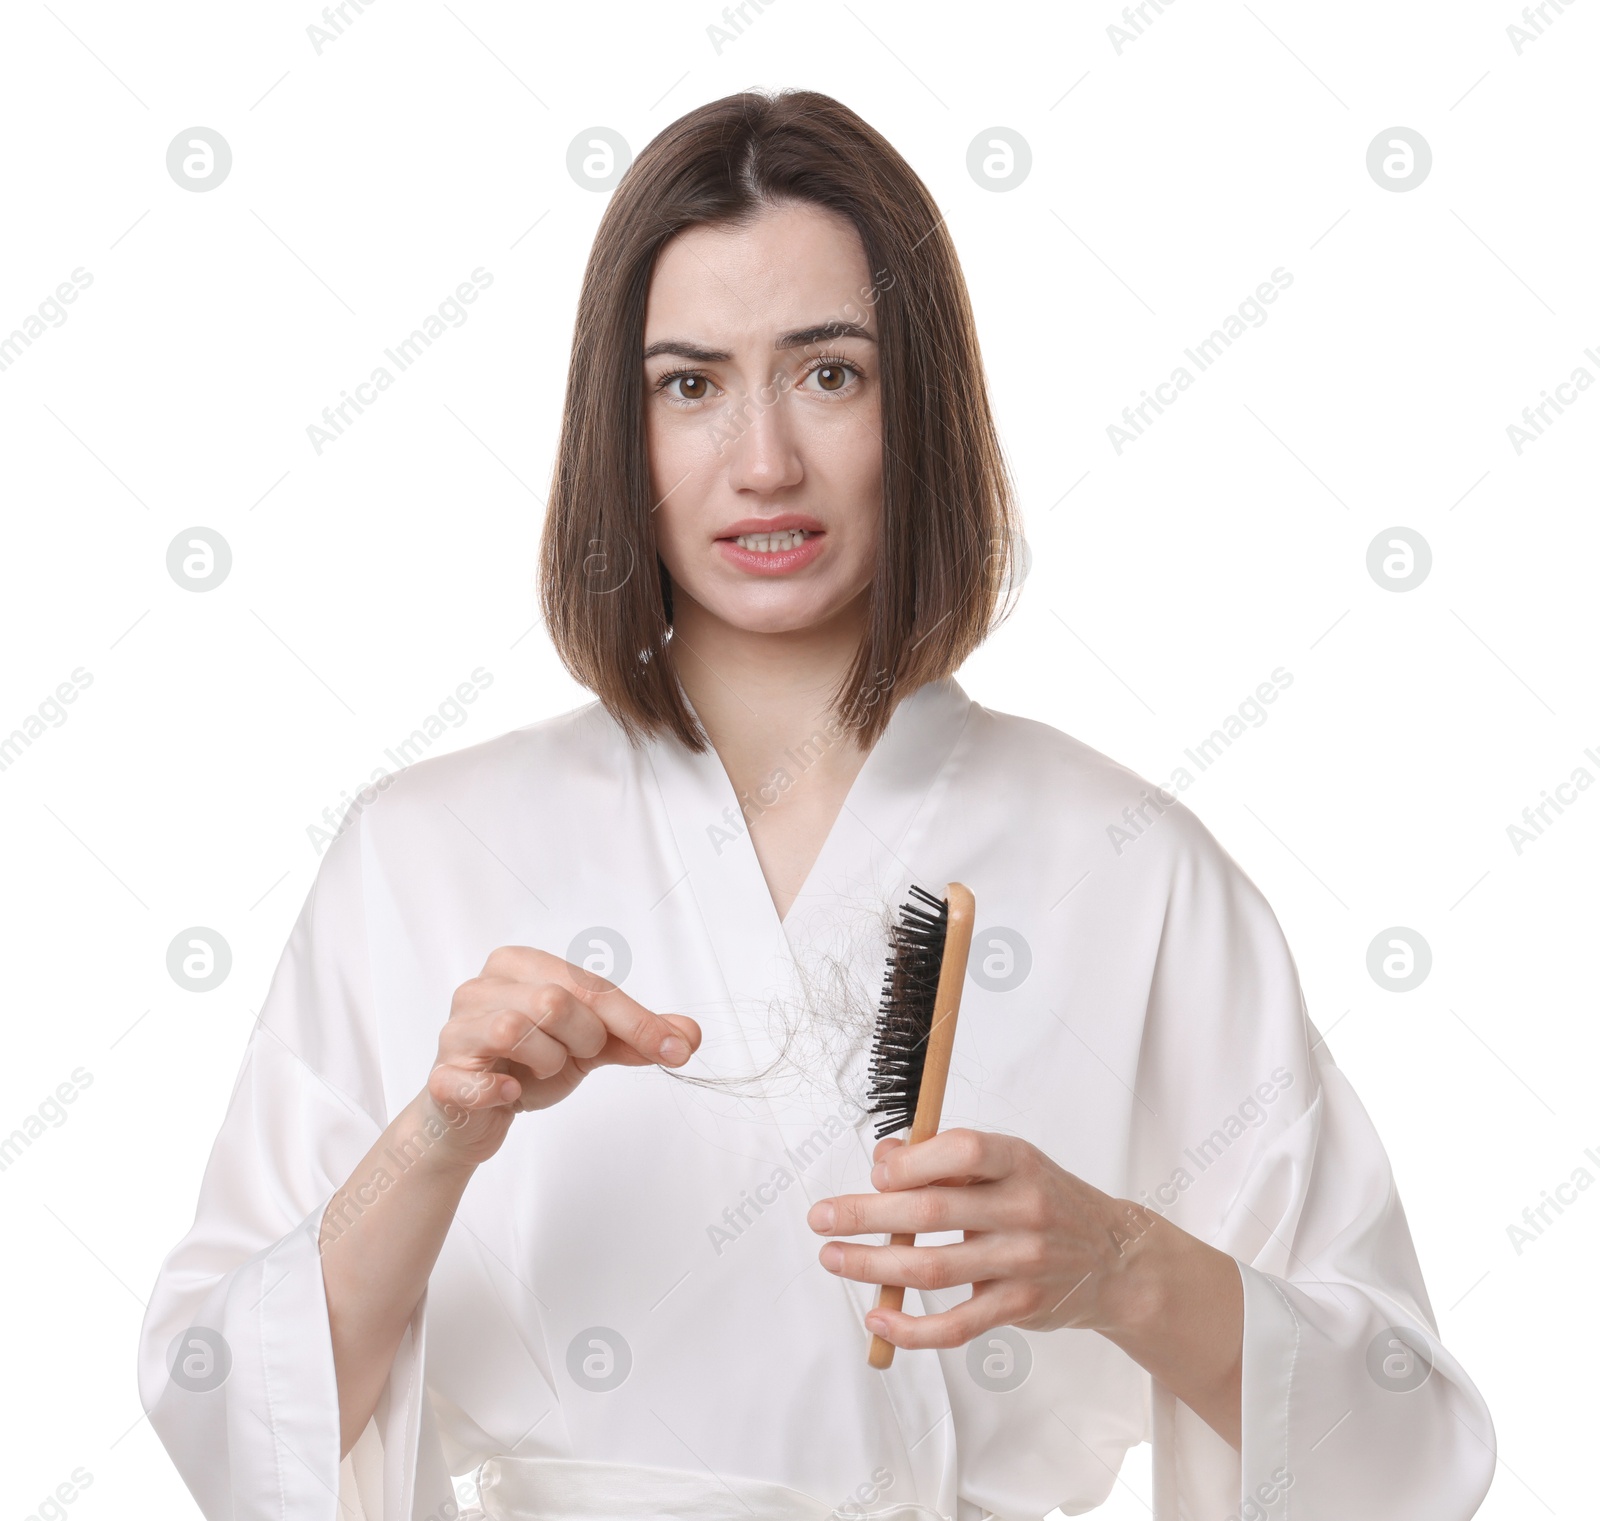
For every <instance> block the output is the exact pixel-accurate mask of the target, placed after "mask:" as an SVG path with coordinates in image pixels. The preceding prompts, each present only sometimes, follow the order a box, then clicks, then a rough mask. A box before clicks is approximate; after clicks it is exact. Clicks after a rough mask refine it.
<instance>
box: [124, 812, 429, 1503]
mask: <svg viewBox="0 0 1600 1521" xmlns="http://www.w3.org/2000/svg"><path fill="white" fill-rule="evenodd" d="M361 861H362V826H361V822H360V817H359V815H358V816H357V818H356V820H355V821H353V822H352V823H351V824H350V825H349V827H347V828H346V829H345V830H344V832H343V833H341V834H340V835H339V836H338V837H337V838H336V839H335V840H334V842H333V844H332V845H331V846H330V847H329V849H328V851H327V852H326V854H325V855H324V856H323V859H322V862H321V865H320V866H319V868H318V872H317V876H316V880H315V882H314V884H313V886H312V888H311V892H310V894H309V895H308V897H307V899H306V902H305V905H304V907H303V908H302V909H301V911H300V915H299V917H298V919H297V920H296V922H295V925H294V928H293V930H292V932H291V933H290V936H289V940H288V944H287V945H286V946H285V948H284V951H283V954H282V956H281V958H280V960H279V962H278V966H277V969H276V971H275V972H274V974H273V978H272V982H271V984H270V987H269V990H268V993H267V997H266V1000H265V1002H264V1003H263V1005H262V1008H261V1013H260V1017H259V1019H258V1020H257V1022H256V1025H255V1027H254V1029H253V1030H252V1032H251V1035H250V1039H249V1042H248V1045H247V1047H246V1050H245V1053H244V1058H243V1063H242V1065H241V1068H240V1071H239V1075H238V1079H237V1081H236V1082H235V1085H234V1089H233V1093H232V1096H231V1098H230V1099H229V1102H228V1107H227V1110H226V1114H225V1117H224V1119H223V1121H222V1127H221V1130H220V1132H219V1134H218V1135H217V1138H216V1141H215V1144H214V1145H213V1147H212V1150H211V1156H210V1159H209V1161H208V1162H207V1165H206V1169H205V1174H204V1178H203V1180H202V1183H201V1187H200V1199H199V1205H198V1208H197V1210H196V1214H195V1220H194V1225H193V1227H192V1228H191V1229H190V1231H189V1233H188V1234H187V1235H186V1236H185V1237H184V1238H183V1240H182V1241H180V1242H179V1243H178V1245H177V1246H176V1247H175V1248H174V1249H173V1250H172V1252H171V1253H170V1254H169V1255H168V1256H167V1258H166V1260H165V1261H164V1262H163V1263H162V1265H161V1269H160V1272H159V1274H158V1276H157V1279H156V1284H155V1289H154V1291H153V1293H152V1295H151V1298H150V1302H149V1308H148V1310H147V1311H146V1314H145V1319H144V1324H143V1327H142V1329H141V1332H140V1339H139V1353H138V1378H139V1392H140V1399H141V1403H142V1404H143V1406H144V1408H145V1409H146V1411H147V1412H148V1413H149V1416H150V1423H151V1425H152V1427H153V1428H154V1429H155V1431H156V1434H157V1435H158V1436H159V1437H160V1438H161V1441H162V1443H163V1444H164V1445H165V1447H166V1449H167V1451H168V1453H169V1455H170V1456H171V1458H172V1461H173V1463H174V1464H175V1465H176V1467H177V1469H178V1471H179V1473H180V1474H181V1475H182V1477H183V1480H184V1482H185V1483H186V1484H187V1485H188V1486H189V1490H190V1492H191V1493H192V1494H193V1495H194V1498H195V1501H196V1502H197V1504H198V1505H199V1507H200V1510H201V1512H202V1513H203V1514H204V1515H205V1516H206V1517H207V1518H208V1521H220V1518H228V1521H247V1518H248V1521H255V1518H262V1521H265V1518H269V1517H270V1518H273V1521H287V1518H291V1517H292V1518H295V1521H312V1518H318V1517H322V1518H328V1521H332V1518H334V1517H336V1516H337V1517H339V1518H340V1521H350V1518H352V1517H354V1518H356V1521H410V1517H411V1515H412V1508H413V1506H414V1505H415V1506H417V1507H419V1508H418V1509H417V1511H416V1514H417V1515H419V1516H421V1515H427V1514H428V1512H429V1510H430V1509H434V1510H435V1511H436V1513H437V1514H439V1515H444V1516H450V1515H453V1514H454V1510H453V1508H452V1509H439V1508H438V1507H439V1506H440V1504H441V1502H445V1501H448V1499H449V1498H450V1495H451V1491H450V1487H449V1485H450V1480H449V1477H448V1474H447V1473H446V1472H445V1470H444V1468H443V1463H442V1460H441V1459H440V1457H439V1454H438V1451H437V1444H436V1438H434V1436H433V1425H432V1421H431V1419H428V1418H426V1417H427V1416H428V1415H429V1414H430V1413H429V1412H425V1410H424V1408H423V1407H424V1406H425V1404H426V1401H425V1400H424V1399H423V1396H422V1375H421V1358H422V1339H423V1326H424V1320H425V1306H426V1297H427V1296H426V1294H424V1296H423V1302H422V1303H421V1304H419V1305H418V1307H417V1310H416V1313H415V1314H414V1316H413V1318H412V1321H411V1324H410V1326H409V1328H408V1329H407V1331H406V1333H405V1334H404V1336H403V1337H402V1340H401V1344H400V1347H399V1349H398V1351H397V1353H396V1355H395V1360H394V1363H393V1366H392V1368H391V1371H390V1376H389V1380H388V1383H387V1384H386V1385H385V1388H384V1390H383V1394H382V1396H381V1398H380V1400H379V1404H378V1409H377V1412H376V1413H375V1415H374V1417H373V1419H372V1421H370V1422H369V1423H368V1425H367V1429H366V1431H365V1432H364V1433H363V1435H362V1437H361V1439H360V1440H359V1441H358V1442H357V1444H356V1446H355V1447H354V1448H353V1449H352V1451H351V1453H350V1454H349V1456H348V1457H347V1458H346V1459H345V1460H344V1461H343V1462H341V1461H340V1457H339V1405H338V1393H337V1389H336V1386H335V1381H334V1364H333V1346H332V1338H331V1334H330V1330H329V1323H328V1309H327V1300H326V1298H325V1295H324V1290H323V1281H322V1262H321V1257H320V1255H319V1252H318V1234H319V1228H320V1225H321V1221H322V1216H323V1212H324V1210H325V1209H326V1207H327V1204H328V1201H329V1200H330V1199H331V1197H332V1196H333V1194H334V1192H335V1191H336V1190H337V1189H338V1188H339V1187H340V1186H341V1185H342V1184H343V1183H344V1182H345V1181H346V1179H348V1177H349V1176H350V1174H351V1173H352V1172H353V1171H354V1170H355V1167H356V1165H357V1163H359V1162H360V1160H361V1159H362V1157H364V1156H365V1155H366V1153H367V1151H368V1150H369V1149H370V1148H371V1146H372V1144H373V1142H374V1141H375V1140H376V1139H377V1138H378V1136H379V1135H380V1134H381V1133H382V1132H383V1130H384V1128H385V1127H386V1125H387V1123H388V1117H387V1114H386V1106H385V1100H384V1095H383V1083H382V1078H381V1073H380V1066H379V1059H378V1038H379V1035H378V1030H377V1026H376V1021H375V1018H374V1009H373V1000H372V996H371V987H370V979H369V976H368V963H367V932H366V924H365V914H364V909H363V901H362V891H361V880H362V871H361ZM419 1087H420V1079H419ZM419 1448H420V1449H421V1457H422V1460H423V1461H422V1464H421V1469H422V1473H421V1475H420V1476H419V1464H418V1458H419ZM425 1498H426V1499H427V1500H428V1502H429V1503H427V1504H424V1503H423V1501H424V1499H425Z"/></svg>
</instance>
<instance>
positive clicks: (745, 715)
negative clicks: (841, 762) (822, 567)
mask: <svg viewBox="0 0 1600 1521" xmlns="http://www.w3.org/2000/svg"><path fill="white" fill-rule="evenodd" d="M672 621H673V629H672V660H673V668H674V670H675V671H676V672H677V675H678V680H679V681H680V682H681V683H682V684H683V689H684V691H685V692H686V693H687V694H688V697H689V701H690V702H691V703H693V704H694V709H695V712H696V713H697V714H698V715H699V717H700V722H701V724H702V725H703V726H704V727H705V731H706V734H707V736H708V737H709V738H710V740H711V743H712V746H713V747H714V748H715V749H716V751H717V754H718V755H719V756H720V757H721V758H722V762H723V764H724V766H726V767H727V769H728V771H729V774H730V775H733V776H734V779H735V781H739V780H741V779H746V780H747V779H748V778H741V777H740V776H739V775H735V773H736V772H739V773H743V772H747V771H748V770H749V769H750V768H751V767H752V766H754V767H757V768H760V767H761V766H762V765H763V764H764V763H765V762H766V761H768V760H770V759H771V758H772V757H775V756H776V755H778V754H779V753H780V752H782V751H783V750H785V749H787V748H789V747H791V746H793V745H795V744H797V743H800V742H802V741H804V740H806V739H807V738H808V737H809V736H811V735H812V734H814V733H815V732H816V731H817V730H818V729H819V728H820V727H821V726H822V725H823V724H825V723H826V722H827V720H828V718H829V716H830V711H831V706H832V699H833V696H834V694H835V693H836V692H837V691H838V690H839V685H840V683H841V682H842V681H843V680H844V679H845V677H846V675H847V674H848V672H849V670H850V668H851V667H852V666H853V665H854V663H855V659H856V654H857V651H858V650H859V649H860V645H861V637H862V634H863V632H864V629H865V625H866V596H865V594H863V595H862V597H860V598H858V599H857V600H856V601H855V602H854V603H852V604H851V605H850V606H849V607H847V608H844V609H842V610H841V611H840V612H839V613H838V614H836V615H835V616H834V617H832V618H830V619H828V620H827V621H826V622H823V623H819V624H814V625H812V626H811V627H809V628H803V629H795V630H792V631H790V632H786V633H778V634H765V633H754V632H752V631H750V630H749V629H742V628H736V627H735V626H734V625H732V624H730V623H727V622H724V621H723V620H722V619H721V618H718V617H716V616H715V615H714V614H712V613H710V612H708V611H707V610H706V609H705V608H703V607H701V606H700V605H699V604H698V603H696V602H694V601H692V600H691V599H690V598H689V597H687V596H686V595H684V594H683V593H682V592H681V591H675V592H674V596H673V620H672ZM848 748H851V749H854V748H856V747H855V746H854V744H853V743H851V744H850V745H849V746H848ZM768 769H770V768H768Z"/></svg>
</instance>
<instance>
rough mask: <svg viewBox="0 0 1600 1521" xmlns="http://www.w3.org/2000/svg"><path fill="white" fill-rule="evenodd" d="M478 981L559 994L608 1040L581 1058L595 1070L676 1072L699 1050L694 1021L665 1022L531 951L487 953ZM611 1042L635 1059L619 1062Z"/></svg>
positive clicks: (583, 973)
mask: <svg viewBox="0 0 1600 1521" xmlns="http://www.w3.org/2000/svg"><path fill="white" fill-rule="evenodd" d="M483 979H489V980H496V981H504V982H512V983H523V984H528V985H531V986H534V987H538V986H549V985H555V986H558V987H561V988H564V989H565V990H566V991H567V992H568V993H570V994H571V995H572V996H573V998H574V999H575V1000H576V1001H577V1002H578V1003H579V1004H581V1005H582V1006H583V1007H584V1008H585V1009H587V1010H589V1011H591V1012H592V1013H593V1014H594V1015H595V1016H596V1017H597V1018H598V1019H599V1020H600V1022H601V1024H602V1025H603V1026H604V1027H605V1031H606V1037H607V1039H606V1040H605V1041H604V1042H600V1043H598V1044H596V1045H595V1047H594V1050H593V1051H592V1052H588V1053H586V1054H587V1056H588V1059H589V1060H590V1062H591V1064H592V1065H594V1066H603V1065H606V1064H608V1063H612V1062H617V1063H623V1064H626V1065H634V1066H637V1065H639V1064H641V1063H643V1062H652V1063H661V1064H662V1065H665V1066H668V1067H678V1066H682V1065H683V1063H684V1062H686V1061H688V1059H689V1057H690V1056H691V1055H692V1054H693V1053H694V1052H695V1050H697V1049H698V1047H699V1045H700V1040H701V1033H700V1026H699V1025H698V1024H696V1023H695V1021H694V1020H692V1019H689V1018H687V1017H686V1016H683V1015H674V1016H671V1017H670V1018H669V1017H666V1016H663V1015H660V1014H656V1013H654V1012H653V1011H652V1010H650V1009H647V1008H645V1007H644V1005H643V1004H641V1003H639V1002H637V1001H636V1000H635V999H633V998H630V997H629V996H628V995H627V994H626V993H624V992H623V991H622V989H621V988H619V987H617V986H616V985H615V984H614V983H611V982H608V981H607V980H606V979H605V978H603V977H600V976H597V975H596V974H595V973H593V972H590V971H588V970H586V969H585V968H583V967H579V966H574V965H573V964H572V963H571V962H569V961H563V960H562V959H561V958H560V957H559V956H552V955H551V954H550V953H549V952H547V951H541V950H537V949H535V948H534V947H532V946H526V945H503V946H499V947H497V948H496V949H495V950H493V951H491V952H490V953H489V958H488V960H487V961H486V962H485V963H484V970H483V974H482V978H480V979H476V980H483ZM469 996H470V997H472V998H474V999H476V998H478V997H481V995H478V994H473V995H469ZM474 1006H477V1005H476V1004H475V1005H474ZM612 1042H617V1043H619V1045H620V1047H624V1048H626V1049H627V1050H628V1051H630V1052H632V1053H634V1056H633V1057H631V1058H630V1057H626V1056H623V1055H622V1054H621V1051H620V1050H619V1049H618V1046H615V1045H613V1044H612Z"/></svg>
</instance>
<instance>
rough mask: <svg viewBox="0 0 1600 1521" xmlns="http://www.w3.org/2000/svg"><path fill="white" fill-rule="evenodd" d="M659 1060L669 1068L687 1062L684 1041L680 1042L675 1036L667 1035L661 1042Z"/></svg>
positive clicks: (687, 1053) (687, 1056)
mask: <svg viewBox="0 0 1600 1521" xmlns="http://www.w3.org/2000/svg"><path fill="white" fill-rule="evenodd" d="M661 1060H662V1061H664V1062H665V1063H666V1064H667V1065H668V1066H669V1067H676V1066H678V1065H679V1064H680V1063H682V1062H686V1061H688V1060H689V1046H688V1043H687V1042H686V1041H681V1040H679V1039H678V1037H677V1036H676V1035H669V1036H668V1037H667V1038H666V1039H665V1040H664V1041H662V1042H661Z"/></svg>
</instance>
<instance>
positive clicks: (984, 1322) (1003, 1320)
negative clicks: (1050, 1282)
mask: <svg viewBox="0 0 1600 1521" xmlns="http://www.w3.org/2000/svg"><path fill="white" fill-rule="evenodd" d="M1008 1300H1009V1296H1007V1295H1006V1294H1005V1293H1004V1292H1003V1291H1000V1290H999V1289H997V1288H996V1287H995V1286H993V1285H991V1284H987V1283H982V1284H979V1285H978V1286H977V1287H976V1288H975V1289H974V1290H973V1292H972V1297H971V1298H970V1299H964V1300H962V1302H961V1303H960V1304H958V1305H957V1306H955V1308H954V1309H950V1310H943V1311H941V1312H940V1313H939V1314H937V1315H908V1314H906V1312H905V1311H904V1310H889V1309H878V1308H877V1307H874V1308H873V1309H871V1310H869V1311H868V1312H867V1316H866V1325H867V1329H868V1330H869V1331H873V1332H875V1333H876V1334H877V1335H879V1336H881V1337H882V1338H883V1339H884V1340H885V1341H887V1342H892V1343H893V1344H894V1345H895V1346H897V1347H904V1348H907V1349H911V1348H916V1347H963V1346H965V1345H966V1344H967V1343H968V1342H969V1341H981V1340H982V1338H983V1336H984V1333H985V1332H987V1331H992V1330H994V1329H995V1328H996V1327H997V1326H1008V1325H1010V1324H1011V1323H1012V1319H1011V1318H1012V1316H1013V1315H1015V1314H1017V1313H1019V1311H1018V1310H1017V1309H1015V1308H1008ZM997 1350H998V1349H997Z"/></svg>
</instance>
